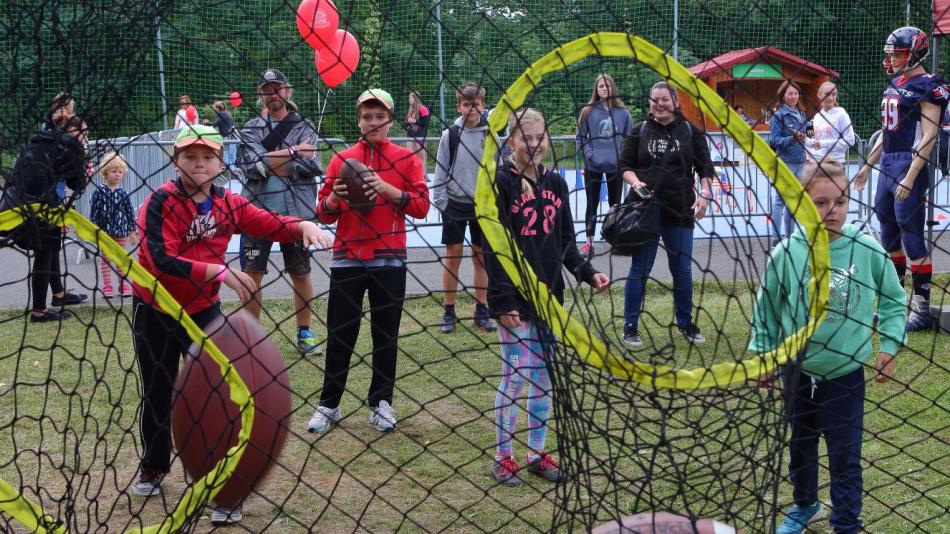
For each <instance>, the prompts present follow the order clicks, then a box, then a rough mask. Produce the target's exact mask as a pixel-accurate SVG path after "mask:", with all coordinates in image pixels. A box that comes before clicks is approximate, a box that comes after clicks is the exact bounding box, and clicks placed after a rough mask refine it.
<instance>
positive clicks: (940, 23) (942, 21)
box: [933, 0, 950, 36]
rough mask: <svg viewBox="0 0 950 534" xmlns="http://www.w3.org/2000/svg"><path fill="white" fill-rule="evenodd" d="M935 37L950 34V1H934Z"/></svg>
mask: <svg viewBox="0 0 950 534" xmlns="http://www.w3.org/2000/svg"><path fill="white" fill-rule="evenodd" d="M933 6H934V36H937V35H948V34H950V0H933Z"/></svg>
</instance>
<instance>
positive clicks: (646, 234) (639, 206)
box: [600, 190, 660, 256]
mask: <svg viewBox="0 0 950 534" xmlns="http://www.w3.org/2000/svg"><path fill="white" fill-rule="evenodd" d="M600 236H601V238H602V239H603V240H604V241H606V242H607V243H609V244H610V246H611V247H612V249H613V253H614V254H618V255H621V256H630V255H632V254H633V253H634V252H636V251H637V249H638V248H640V247H642V246H643V245H646V244H648V243H655V242H657V241H659V240H660V205H659V203H658V202H657V201H655V200H654V198H653V194H652V193H650V192H649V191H645V190H638V191H631V192H630V195H628V197H627V200H626V201H624V202H623V203H622V204H615V205H613V206H611V207H610V211H609V212H608V213H607V217H606V218H605V219H604V224H603V226H602V227H601V229H600Z"/></svg>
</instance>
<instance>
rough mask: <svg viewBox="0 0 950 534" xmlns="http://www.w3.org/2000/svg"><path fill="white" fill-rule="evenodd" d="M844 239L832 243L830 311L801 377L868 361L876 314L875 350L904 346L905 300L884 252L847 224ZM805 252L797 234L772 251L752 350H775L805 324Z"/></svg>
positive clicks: (826, 376)
mask: <svg viewBox="0 0 950 534" xmlns="http://www.w3.org/2000/svg"><path fill="white" fill-rule="evenodd" d="M842 234H843V235H842V236H841V237H839V238H838V239H836V240H834V241H832V242H831V245H830V248H831V282H830V284H831V287H830V292H829V294H828V307H827V310H828V313H827V315H826V316H825V320H824V321H823V322H822V323H821V325H819V326H818V330H817V331H816V332H815V335H814V336H812V338H811V340H809V342H808V345H807V348H806V352H805V360H804V362H803V364H802V370H803V371H804V372H805V373H806V374H808V375H809V376H812V377H814V378H817V379H820V380H830V379H832V378H837V377H839V376H843V375H845V374H848V373H850V372H852V371H854V370H855V369H858V368H859V367H862V366H863V365H864V363H865V362H867V361H868V359H869V358H870V357H871V349H872V347H871V334H872V330H871V327H872V322H873V317H874V313H875V311H877V314H878V317H879V322H878V331H879V332H880V334H881V336H880V344H881V352H886V353H888V354H892V355H896V354H897V350H898V349H899V348H900V346H901V345H902V344H903V343H904V342H905V341H906V335H905V334H904V322H905V309H906V308H905V304H904V300H905V298H906V295H905V293H904V288H903V286H902V285H901V283H900V280H899V279H898V278H897V271H896V270H895V269H894V266H893V264H892V263H891V261H890V259H889V258H888V257H887V253H886V252H885V251H884V249H883V248H882V247H881V245H880V244H878V242H877V241H875V240H874V238H872V237H870V236H868V235H866V234H863V233H861V232H860V231H858V230H857V229H856V228H855V227H854V226H852V225H850V224H846V225H844V226H843V227H842ZM808 250H809V246H808V242H807V237H806V235H805V233H804V232H803V231H802V230H799V231H797V232H795V233H794V234H792V236H791V237H789V238H788V239H786V240H785V241H783V242H782V243H781V244H779V245H778V246H777V247H775V249H774V250H772V254H771V256H770V258H769V263H768V265H767V266H766V268H765V274H764V275H763V281H762V285H761V286H760V287H759V292H758V295H757V296H756V303H755V312H754V314H753V323H752V339H751V340H750V341H749V350H750V351H752V352H768V351H770V350H772V349H774V348H775V347H776V346H778V345H779V344H780V343H781V341H782V340H783V339H785V338H786V337H787V336H789V335H790V334H792V333H794V332H795V331H797V330H798V329H800V328H801V327H802V326H804V325H805V323H806V322H807V318H808V302H809V300H808V294H807V291H808V279H809V278H810V276H811V269H810V266H809V264H808Z"/></svg>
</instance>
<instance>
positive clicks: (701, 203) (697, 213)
mask: <svg viewBox="0 0 950 534" xmlns="http://www.w3.org/2000/svg"><path fill="white" fill-rule="evenodd" d="M708 206H709V201H708V200H706V199H705V198H703V197H701V196H697V197H696V202H693V219H694V220H697V221H698V220H700V219H702V218H703V217H705V216H706V208H707V207H708Z"/></svg>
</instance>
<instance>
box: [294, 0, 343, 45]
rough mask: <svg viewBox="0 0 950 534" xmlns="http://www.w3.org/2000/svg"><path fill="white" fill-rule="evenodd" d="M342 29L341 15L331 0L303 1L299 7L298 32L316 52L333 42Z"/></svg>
mask: <svg viewBox="0 0 950 534" xmlns="http://www.w3.org/2000/svg"><path fill="white" fill-rule="evenodd" d="M339 27H340V13H339V11H337V9H336V6H335V5H333V2H331V1H330V0H303V1H302V2H300V5H299V6H297V31H298V32H300V37H302V38H303V40H304V41H307V44H309V45H310V46H312V47H313V49H314V50H321V49H323V48H326V47H327V46H328V45H329V44H331V43H332V42H333V39H334V37H335V36H336V31H337V28H339Z"/></svg>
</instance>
